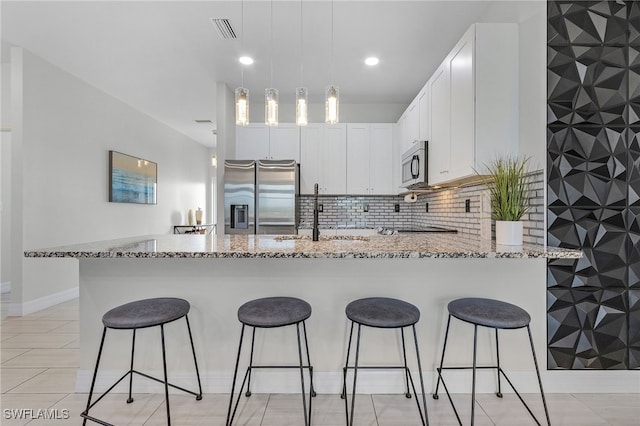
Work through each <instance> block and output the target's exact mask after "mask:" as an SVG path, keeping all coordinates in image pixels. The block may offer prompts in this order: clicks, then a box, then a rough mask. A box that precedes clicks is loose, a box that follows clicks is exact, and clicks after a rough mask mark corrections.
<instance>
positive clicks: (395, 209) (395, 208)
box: [393, 204, 400, 213]
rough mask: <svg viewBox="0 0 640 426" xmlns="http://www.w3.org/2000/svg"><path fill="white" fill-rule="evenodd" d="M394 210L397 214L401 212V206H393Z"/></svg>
mask: <svg viewBox="0 0 640 426" xmlns="http://www.w3.org/2000/svg"><path fill="white" fill-rule="evenodd" d="M393 210H394V211H395V212H396V213H399V212H400V204H395V205H394V206H393Z"/></svg>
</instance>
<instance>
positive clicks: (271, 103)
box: [264, 0, 278, 126]
mask: <svg viewBox="0 0 640 426" xmlns="http://www.w3.org/2000/svg"><path fill="white" fill-rule="evenodd" d="M270 31H271V40H270V47H269V50H270V62H271V87H270V88H268V89H265V90H264V122H265V124H266V125H267V126H277V125H278V89H274V88H273V0H271V23H270Z"/></svg>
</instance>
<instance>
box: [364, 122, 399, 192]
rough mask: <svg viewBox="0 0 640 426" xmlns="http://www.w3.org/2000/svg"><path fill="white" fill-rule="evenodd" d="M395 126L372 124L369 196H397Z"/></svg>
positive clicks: (370, 131) (370, 133)
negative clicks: (394, 165)
mask: <svg viewBox="0 0 640 426" xmlns="http://www.w3.org/2000/svg"><path fill="white" fill-rule="evenodd" d="M395 193H396V188H395V186H394V184H393V124H389V123H380V124H371V127H370V130H369V194H372V195H388V194H395Z"/></svg>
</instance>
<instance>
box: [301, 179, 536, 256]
mask: <svg viewBox="0 0 640 426" xmlns="http://www.w3.org/2000/svg"><path fill="white" fill-rule="evenodd" d="M544 185H545V179H544V173H543V171H539V172H537V173H536V174H535V175H533V177H532V182H531V184H530V191H531V193H530V199H529V201H530V205H531V210H530V211H529V213H528V214H527V215H525V216H524V217H523V221H524V240H525V241H526V242H532V243H538V244H542V243H543V242H544V215H545V211H546V209H545V206H544ZM467 199H469V200H470V204H471V212H470V213H466V212H465V200H467ZM318 202H319V203H320V204H322V205H323V207H324V211H323V212H321V213H320V214H319V218H318V219H319V225H320V227H321V228H338V227H346V228H376V227H379V226H382V227H393V228H410V227H424V226H439V227H443V228H451V229H456V230H458V232H462V233H469V234H473V235H480V236H482V238H485V237H486V238H488V237H490V236H491V235H493V233H494V232H495V231H494V229H493V228H494V227H493V220H492V219H491V211H490V209H491V204H490V197H489V194H488V190H487V189H486V187H485V186H484V185H482V184H479V185H473V186H467V187H463V188H452V189H443V190H439V191H433V192H429V193H424V194H420V195H419V196H418V201H417V202H415V203H407V202H405V201H404V197H401V196H320V198H319V201H318ZM425 203H429V212H428V213H427V212H425ZM395 204H399V205H400V212H396V211H395V209H394V206H395ZM365 205H368V207H369V211H368V212H365V211H364V206H365ZM299 209H300V221H299V222H300V227H304V228H308V227H311V226H312V224H313V197H312V196H306V195H303V196H300V197H299Z"/></svg>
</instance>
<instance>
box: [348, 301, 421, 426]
mask: <svg viewBox="0 0 640 426" xmlns="http://www.w3.org/2000/svg"><path fill="white" fill-rule="evenodd" d="M345 313H346V314H347V318H349V319H350V320H351V331H350V332H349V345H348V346H347V360H346V362H345V366H344V368H343V369H342V374H343V381H342V394H341V395H340V397H341V398H343V399H344V408H345V413H346V419H347V425H348V426H349V425H351V426H353V417H354V407H355V396H356V382H357V377H358V369H359V368H367V369H403V370H404V374H405V383H406V391H405V396H406V397H407V398H411V393H410V392H409V382H411V387H412V389H413V394H414V395H415V396H416V404H417V406H418V413H420V419H421V420H422V424H423V425H428V424H429V416H428V414H427V400H426V398H425V393H424V380H423V379H422V365H421V364H420V351H419V350H418V337H417V336H416V325H415V324H416V323H417V322H418V320H419V319H420V310H418V308H417V307H415V306H414V305H412V304H410V303H407V302H404V301H402V300H398V299H391V298H387V297H369V298H365V299H358V300H354V301H353V302H351V303H349V304H348V305H347V307H346V309H345ZM354 324H358V335H357V338H356V354H355V363H354V366H353V367H350V366H349V355H350V352H351V341H352V337H353V327H354ZM363 325H364V326H368V327H374V328H399V329H400V335H401V336H402V356H403V358H404V365H402V366H359V365H358V356H359V353H360V332H361V327H362V326H363ZM409 326H411V328H412V329H413V340H414V344H415V347H416V359H417V361H418V374H419V375H420V388H421V390H422V406H423V407H424V414H423V409H422V408H421V407H420V402H419V400H418V394H417V392H416V387H415V384H414V382H413V377H412V376H411V372H410V371H409V368H408V367H407V351H406V349H405V343H404V329H405V327H409ZM350 368H351V369H353V391H352V392H353V393H352V395H351V420H349V404H348V401H347V370H348V369H350Z"/></svg>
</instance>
